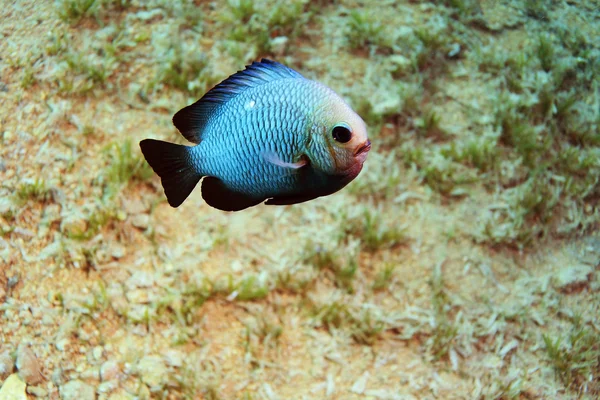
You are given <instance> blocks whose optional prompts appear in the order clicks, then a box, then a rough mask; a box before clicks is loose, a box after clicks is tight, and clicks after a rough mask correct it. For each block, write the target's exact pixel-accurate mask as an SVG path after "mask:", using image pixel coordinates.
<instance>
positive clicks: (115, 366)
mask: <svg viewBox="0 0 600 400" xmlns="http://www.w3.org/2000/svg"><path fill="white" fill-rule="evenodd" d="M119 372H120V368H119V363H118V362H116V361H115V360H109V361H106V362H105V363H104V364H102V365H101V366H100V378H101V379H102V380H103V381H110V380H113V379H116V378H117V377H118V376H119Z"/></svg>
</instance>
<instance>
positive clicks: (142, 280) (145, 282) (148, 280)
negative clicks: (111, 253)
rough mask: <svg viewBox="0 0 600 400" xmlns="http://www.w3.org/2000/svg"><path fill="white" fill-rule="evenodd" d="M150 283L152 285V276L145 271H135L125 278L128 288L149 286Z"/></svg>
mask: <svg viewBox="0 0 600 400" xmlns="http://www.w3.org/2000/svg"><path fill="white" fill-rule="evenodd" d="M152 285H154V276H153V275H152V274H151V273H149V272H146V271H141V270H140V271H135V272H134V273H133V274H132V275H131V276H130V277H129V279H127V286H128V287H130V288H136V287H138V288H143V287H151V286H152Z"/></svg>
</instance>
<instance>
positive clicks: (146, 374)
mask: <svg viewBox="0 0 600 400" xmlns="http://www.w3.org/2000/svg"><path fill="white" fill-rule="evenodd" d="M137 373H138V374H139V375H140V378H141V379H142V382H144V383H145V384H146V385H148V386H149V387H150V390H151V391H157V390H160V389H161V388H162V386H163V385H164V384H165V382H166V378H167V374H168V371H167V367H166V366H165V363H164V361H163V359H162V357H160V356H145V357H144V358H142V359H141V360H140V361H139V362H138V364H137Z"/></svg>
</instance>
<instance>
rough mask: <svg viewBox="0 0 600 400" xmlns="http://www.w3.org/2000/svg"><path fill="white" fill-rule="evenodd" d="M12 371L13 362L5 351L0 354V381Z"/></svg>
mask: <svg viewBox="0 0 600 400" xmlns="http://www.w3.org/2000/svg"><path fill="white" fill-rule="evenodd" d="M14 369H15V362H14V360H13V358H12V357H11V356H10V352H9V351H8V350H7V351H4V352H2V353H0V381H1V380H4V378H6V377H7V376H8V375H10V374H12V372H13V370H14Z"/></svg>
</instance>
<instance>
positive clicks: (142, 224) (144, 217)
mask: <svg viewBox="0 0 600 400" xmlns="http://www.w3.org/2000/svg"><path fill="white" fill-rule="evenodd" d="M149 224H150V216H149V215H148V214H136V215H134V216H133V217H132V218H131V225H133V226H135V227H136V228H138V229H147V228H148V225H149Z"/></svg>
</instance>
